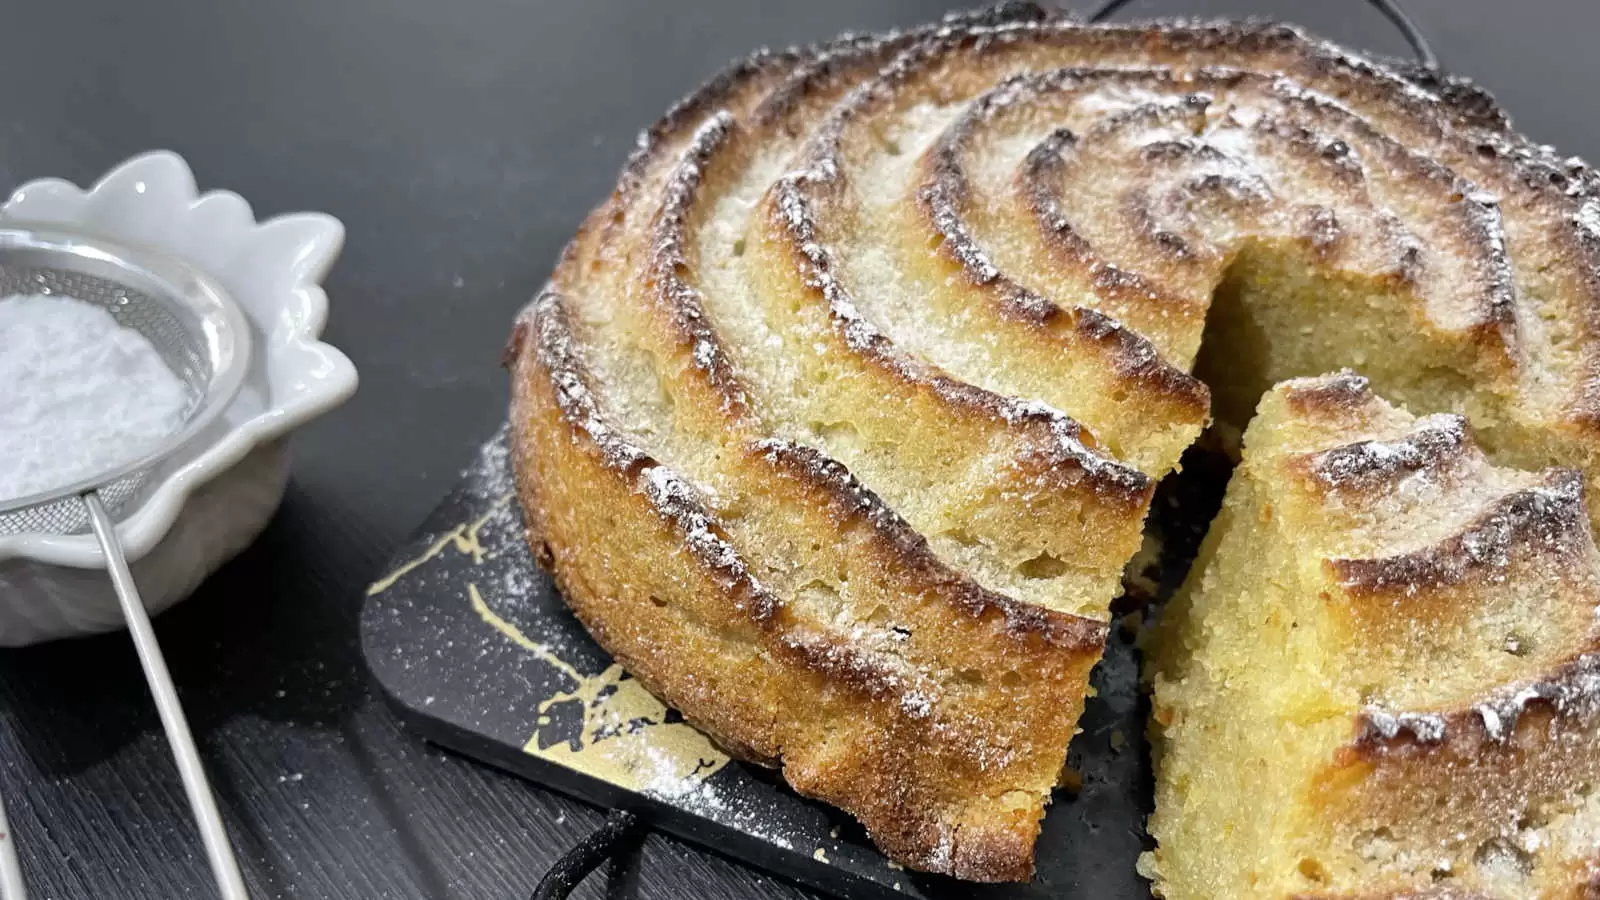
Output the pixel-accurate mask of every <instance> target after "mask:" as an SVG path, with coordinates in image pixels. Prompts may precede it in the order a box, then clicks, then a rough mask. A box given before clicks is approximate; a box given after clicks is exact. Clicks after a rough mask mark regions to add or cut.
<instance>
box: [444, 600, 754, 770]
mask: <svg viewBox="0 0 1600 900" xmlns="http://www.w3.org/2000/svg"><path fill="white" fill-rule="evenodd" d="M467 594H468V597H469V599H470V600H471V602H472V608H473V610H474V611H476V612H477V614H478V616H479V618H481V619H483V620H484V622H486V623H488V625H489V626H490V627H491V628H493V629H494V630H496V631H498V632H500V633H501V634H503V635H505V636H506V637H507V638H508V639H510V640H511V641H512V642H513V643H515V644H516V645H517V646H519V647H521V648H523V649H524V650H527V651H529V652H531V653H534V654H535V655H537V656H538V658H539V659H541V660H543V661H544V662H545V663H547V664H549V665H551V666H552V667H554V668H555V669H556V670H557V671H559V672H560V673H561V674H562V675H564V676H566V677H567V679H568V680H569V681H571V682H573V685H574V686H573V688H572V689H571V690H568V691H561V692H559V693H557V694H554V695H552V696H550V697H548V698H546V699H545V700H544V701H543V702H542V703H540V704H539V707H538V719H537V720H536V721H537V722H538V725H537V726H536V727H535V729H534V732H533V734H532V735H531V736H529V738H528V740H527V743H526V744H524V745H523V748H522V749H523V752H525V753H528V754H530V755H532V756H537V757H539V758H540V759H546V760H549V761H550V762H553V763H557V764H558V765H562V766H565V767H567V768H569V769H573V770H575V771H578V772H582V773H584V774H585V775H589V776H591V777H594V778H598V779H600V780H602V781H606V782H608V783H610V784H615V785H617V786H618V787H622V788H626V789H628V790H633V791H643V790H651V791H654V792H656V793H660V794H666V795H668V796H676V795H679V794H683V793H685V792H687V791H689V790H692V789H693V788H694V787H695V786H696V785H698V784H699V783H700V782H702V781H704V780H705V779H707V778H710V777H711V776H712V775H714V774H716V773H717V771H718V770H720V769H721V768H722V767H723V766H725V765H727V764H728V756H727V754H725V753H723V752H722V751H721V750H718V749H717V748H716V747H715V746H714V745H713V744H712V743H711V741H710V740H709V739H708V738H707V737H706V736H705V735H703V734H701V733H700V732H699V731H696V730H695V728H694V726H692V725H690V724H688V723H687V722H683V721H677V722H668V721H667V707H666V704H664V703H662V702H661V701H660V700H657V699H656V698H655V696H654V695H653V694H651V693H650V692H649V691H647V690H645V689H644V686H643V685H641V684H639V682H638V681H637V680H635V679H634V678H632V677H631V676H629V675H628V673H627V672H625V671H623V669H622V666H620V665H617V664H616V663H612V664H611V665H609V666H607V667H606V670H605V671H604V672H601V673H600V674H598V675H584V674H583V673H581V672H579V671H578V670H577V669H575V668H573V666H572V665H571V664H570V663H568V662H566V661H565V660H563V659H561V658H560V657H558V656H556V655H555V654H554V653H553V652H551V650H550V648H549V647H548V646H546V645H544V644H541V643H539V642H538V641H535V640H533V639H532V638H530V637H528V636H527V635H526V634H524V633H523V632H522V630H521V629H520V628H518V627H517V626H515V625H513V624H512V623H510V622H507V621H506V620H505V619H503V618H501V617H500V616H499V615H497V614H495V612H494V610H492V609H490V608H489V605H488V604H487V603H485V602H484V600H483V597H482V595H481V594H479V593H478V587H477V585H475V584H469V585H467ZM564 704H575V705H576V707H577V712H578V714H579V718H578V721H577V722H576V723H575V724H568V726H567V727H566V728H557V727H554V726H556V725H558V724H560V723H561V722H562V721H563V720H565V719H566V718H567V717H563V716H558V715H553V714H552V713H554V712H555V711H556V710H557V709H558V708H560V707H561V706H563V705H564ZM552 732H560V733H552Z"/></svg>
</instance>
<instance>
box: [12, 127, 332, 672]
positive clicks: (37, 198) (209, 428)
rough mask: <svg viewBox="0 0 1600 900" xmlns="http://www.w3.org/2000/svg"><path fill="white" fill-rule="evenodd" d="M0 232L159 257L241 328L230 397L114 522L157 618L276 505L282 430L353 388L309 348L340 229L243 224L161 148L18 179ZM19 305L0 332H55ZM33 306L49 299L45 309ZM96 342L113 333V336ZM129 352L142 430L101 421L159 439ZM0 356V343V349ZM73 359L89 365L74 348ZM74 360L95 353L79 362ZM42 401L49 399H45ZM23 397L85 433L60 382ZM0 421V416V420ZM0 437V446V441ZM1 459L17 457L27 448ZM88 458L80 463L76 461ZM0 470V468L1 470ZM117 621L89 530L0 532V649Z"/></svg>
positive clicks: (283, 471)
mask: <svg viewBox="0 0 1600 900" xmlns="http://www.w3.org/2000/svg"><path fill="white" fill-rule="evenodd" d="M8 227H30V228H42V229H49V230H53V231H60V232H67V233H73V234H81V235H85V236H87V237H91V238H99V239H103V240H105V241H108V242H113V243H115V244H118V245H121V246H125V247H128V248H132V249H136V250H143V251H146V252H148V253H150V254H152V255H159V256H163V257H166V258H170V259H172V260H175V261H176V262H178V263H181V264H184V265H185V266H187V267H189V268H192V269H193V270H198V272H200V273H203V274H204V275H205V276H209V279H210V280H212V281H214V282H216V284H217V285H218V286H219V287H220V289H222V290H224V291H226V293H227V294H228V295H229V296H231V297H232V299H233V300H234V301H235V302H236V303H237V305H238V307H239V308H240V310H241V311H242V312H243V314H244V317H245V319H247V320H248V322H247V323H246V324H247V328H248V331H249V338H250V340H249V343H250V344H251V345H253V353H251V354H250V358H249V364H248V366H247V367H245V369H244V372H243V376H242V383H241V384H239V386H238V391H237V393H236V394H232V395H231V396H232V399H231V400H230V401H228V402H227V403H226V404H224V405H222V406H221V409H220V412H219V413H218V414H217V415H215V416H214V417H211V418H210V419H209V421H208V422H207V423H206V424H205V425H204V427H203V428H201V429H199V430H198V431H196V432H195V433H194V435H193V437H192V438H190V439H188V440H185V441H184V442H183V445H182V448H181V449H180V450H179V451H177V452H176V453H175V454H173V455H172V456H170V457H169V458H167V459H165V460H164V461H163V462H162V463H161V465H159V466H158V467H157V468H156V469H154V470H153V471H152V472H151V474H150V476H149V479H148V481H147V482H146V483H145V484H144V485H143V486H142V487H141V489H140V493H139V497H138V499H137V500H136V501H135V502H133V503H131V504H130V505H129V508H127V509H125V510H124V511H123V513H122V514H121V516H120V517H119V518H120V523H119V525H118V533H119V535H120V537H121V539H122V542H123V544H124V546H125V548H126V551H127V554H128V557H129V560H130V562H131V563H132V565H133V570H134V575H135V578H136V580H137V581H138V583H139V585H140V587H141V589H142V593H143V597H144V600H145V605H146V606H147V607H148V608H149V609H150V610H151V611H152V612H158V611H160V610H162V609H165V608H166V607H168V606H170V605H171V604H172V603H174V602H176V601H177V600H179V599H181V598H182V597H184V596H186V595H187V594H188V593H189V592H191V591H192V590H193V589H194V588H195V587H196V586H197V585H198V584H199V583H200V581H201V580H202V579H203V578H205V576H206V575H208V574H210V573H211V572H212V571H214V570H215V569H216V568H217V567H218V566H220V565H221V564H222V563H223V562H225V561H226V560H227V559H228V558H230V557H231V556H233V555H234V554H235V553H237V552H238V551H239V550H241V549H243V547H244V546H246V545H247V544H248V543H249V542H250V541H251V540H252V539H254V537H255V536H256V535H257V534H258V533H259V532H260V530H261V529H262V528H263V527H264V526H265V524H266V522H267V520H268V519H269V518H270V517H271V515H272V512H273V511H274V510H275V509H276V507H277V505H278V503H279V501H280V500H281V498H282V495H283V490H284V486H285V484H286V480H287V475H288V455H287V438H288V435H289V434H290V433H291V432H292V431H293V430H294V429H295V428H296V427H298V426H299V425H301V424H303V423H305V422H307V421H309V420H310V419H312V418H315V417H316V416H318V415H320V414H322V413H324V412H326V411H328V410H330V409H332V408H333V407H335V406H337V405H338V404H339V403H340V402H342V401H343V400H345V399H346V398H348V397H349V396H350V394H351V393H352V392H353V391H354V389H355V386H356V374H355V369H354V367H353V366H352V365H351V364H350V361H349V360H348V359H347V358H346V357H345V356H344V355H343V354H342V353H340V352H339V351H338V350H336V349H334V348H333V347H330V346H328V345H327V344H325V343H322V342H321V341H319V340H318V336H319V335H320V333H321V331H322V328H323V324H324V322H325V321H326V316H327V298H326V296H325V295H324V294H323V292H322V289H321V287H320V284H319V282H320V280H321V278H322V277H323V275H324V274H325V273H326V272H327V270H328V269H329V268H330V267H331V266H332V264H333V261H334V259H335V258H336V257H337V255H338V252H339V249H340V246H341V245H342V242H343V228H342V226H340V224H339V223H338V221H337V220H335V219H332V218H331V217H328V216H325V215H320V214H297V215H291V216H284V217H280V218H276V219H272V220H269V221H266V222H261V223H257V222H256V221H255V219H254V217H253V215H252V214H251V211H250V207H249V206H248V205H247V204H246V203H245V202H244V201H243V200H242V199H241V198H240V197H239V196H238V195H236V194H231V193H226V192H213V193H207V194H205V195H200V194H199V193H198V192H197V191H196V189H195V186H194V180H193V176H192V175H191V174H190V172H189V168H188V166H187V165H186V164H184V162H183V160H182V159H180V158H179V157H177V156H176V155H174V154H171V153H151V154H146V155H144V156H140V157H136V158H135V159H132V160H130V161H128V162H126V163H124V164H123V165H121V166H119V167H117V168H116V169H114V170H113V171H112V172H111V173H109V174H108V175H106V176H105V177H104V178H102V179H101V180H100V181H99V182H97V183H96V184H95V185H94V186H93V187H92V188H90V189H88V190H82V189H79V188H77V187H76V186H74V185H71V184H68V183H66V182H62V181H56V180H47V181H38V182H33V183H30V184H27V185H25V186H23V187H22V188H20V189H19V190H17V191H16V193H14V194H13V195H12V197H11V199H10V200H9V201H8V202H7V203H6V204H5V205H4V206H3V207H0V228H8ZM8 293H11V292H8ZM67 293H68V294H70V291H69V292H67ZM19 300H20V301H22V302H21V303H20V304H19V303H18V301H19ZM26 301H27V298H26V297H23V298H12V299H11V300H5V299H0V330H3V329H4V328H5V327H6V323H7V322H8V321H9V322H10V323H11V326H12V327H13V328H18V327H20V328H21V329H22V332H21V333H30V334H31V333H37V332H39V331H40V329H45V331H46V333H48V329H50V328H54V327H62V326H63V325H64V324H65V323H64V320H63V321H60V322H51V321H45V320H43V319H41V318H39V312H38V310H37V309H32V308H30V307H29V305H28V304H27V302H26ZM48 302H52V303H55V304H58V305H59V304H61V303H62V301H61V300H60V298H56V299H55V300H53V301H48ZM8 303H9V304H10V305H9V306H7V305H6V304H8ZM65 309H66V310H67V311H66V312H61V311H58V312H56V313H53V314H52V315H54V316H58V317H59V316H67V317H71V316H77V315H79V314H80V313H82V310H73V309H72V308H71V307H70V306H69V307H66V308H65ZM105 324H106V323H104V322H98V323H95V322H91V321H87V320H86V321H83V322H77V323H76V325H77V326H78V327H79V328H90V329H93V328H102V329H103V328H104V326H105ZM30 329H31V330H32V331H30ZM105 334H106V335H109V336H111V337H113V338H115V337H117V335H116V333H115V332H111V331H107V332H105ZM0 337H3V334H0ZM57 337H59V335H57ZM122 349H124V350H129V348H122ZM137 350H138V348H136V347H134V348H131V350H130V351H129V352H131V353H132V355H131V356H129V355H127V354H124V356H123V357H122V358H118V359H115V360H112V364H119V365H126V366H132V367H134V368H132V369H129V370H128V371H129V372H130V373H132V375H133V376H136V377H141V378H146V379H153V380H151V381H150V383H149V385H148V388H149V390H150V391H152V392H154V394H153V396H152V397H150V398H149V399H151V400H152V401H154V402H153V404H151V405H148V406H147V407H146V408H145V409H143V410H142V411H141V413H140V414H141V415H142V414H143V413H148V414H149V415H150V416H152V417H153V419H152V421H148V422H146V421H143V420H142V419H140V418H139V416H138V415H135V416H133V418H131V419H127V420H123V421H119V422H116V423H113V424H116V425H117V426H118V427H121V428H124V429H128V430H127V431H126V436H127V437H128V439H129V440H135V439H137V438H138V437H139V436H140V435H143V434H149V435H153V434H155V433H156V432H157V431H159V429H160V427H161V422H160V421H159V418H160V416H161V414H162V410H161V408H160V405H161V403H162V402H164V401H163V399H162V397H161V396H160V391H161V389H162V388H161V385H160V383H159V382H160V380H159V378H158V377H157V376H156V375H155V373H154V372H153V371H149V370H145V371H143V374H140V370H139V369H138V367H139V366H140V365H141V363H140V362H139V360H138V358H137V357H138V352H137ZM4 352H6V351H5V349H4V348H3V347H0V353H4ZM76 352H80V353H84V354H91V351H90V350H88V349H85V348H79V350H78V351H76ZM89 358H95V357H93V356H92V355H89V356H85V359H89ZM68 362H70V360H69V361H68ZM80 362H81V360H80ZM8 365H11V366H13V367H15V366H22V367H24V368H29V367H30V366H31V367H32V368H33V369H34V370H38V371H42V370H43V369H44V368H47V363H46V362H44V361H41V360H39V359H33V360H25V359H21V358H20V357H9V358H8V359H5V360H0V373H3V372H4V371H7V368H6V367H7V366H8ZM13 374H16V373H13ZM35 387H36V388H37V387H38V385H37V384H36V385H35ZM101 387H107V386H106V385H101ZM50 390H57V391H59V392H60V393H58V394H51V393H50ZM34 399H35V400H37V401H38V402H39V403H40V404H44V405H45V406H48V407H49V408H50V409H51V410H53V411H54V412H56V413H63V412H64V413H65V415H67V416H68V417H69V418H68V419H67V420H66V421H65V422H64V423H63V422H61V421H57V422H56V423H55V426H56V427H57V428H58V429H59V428H61V427H65V428H67V429H68V430H71V429H73V428H77V427H79V426H83V427H84V428H86V429H88V428H92V427H93V425H94V424H97V423H91V422H87V421H74V420H73V419H72V418H71V417H74V416H76V417H79V418H82V417H83V416H84V415H85V413H83V412H82V410H81V409H80V408H79V407H78V406H77V405H76V401H77V400H79V399H81V398H78V397H75V396H74V395H73V392H72V390H71V389H70V387H69V388H66V389H62V388H56V389H48V388H47V389H44V392H43V393H40V394H38V395H37V396H36V397H35V398H34ZM169 399H170V398H169ZM43 408H44V407H43V406H41V407H39V408H31V407H30V408H23V407H20V406H18V405H17V404H15V403H13V404H12V409H11V414H12V415H14V416H16V417H17V419H16V420H14V421H13V423H12V424H13V425H16V424H17V423H18V422H25V421H27V420H28V419H27V417H28V416H33V415H37V414H39V413H40V412H41V411H42V410H43ZM5 414H6V412H5V410H0V415H5ZM0 424H4V423H0ZM12 432H13V434H14V435H15V434H21V433H22V430H20V429H19V428H13V429H12ZM3 439H4V435H0V442H3ZM11 449H12V450H13V451H15V452H16V453H18V454H22V455H25V454H26V453H27V452H28V449H29V448H28V446H27V445H21V446H20V449H19V448H11ZM112 449H113V450H115V449H116V448H112ZM91 450H92V448H85V450H84V453H85V454H91ZM93 461H94V460H93V459H91V458H89V456H88V455H86V456H85V458H84V459H82V460H77V462H81V463H85V464H88V463H92V462H93ZM72 462H74V460H70V459H65V460H63V459H57V460H47V461H43V462H41V461H40V460H39V459H38V458H37V454H35V458H34V459H33V465H34V466H35V468H36V469H37V471H35V473H34V474H35V475H38V476H40V477H45V478H48V477H51V476H59V475H60V474H61V473H60V472H57V471H55V470H56V469H57V468H61V467H63V466H66V467H68V468H70V465H69V464H70V463H72ZM0 465H5V461H4V460H0ZM11 481H18V482H25V481H26V478H25V476H24V474H23V473H20V472H18V471H15V470H13V471H8V472H6V473H0V486H4V487H9V488H12V489H15V488H16V485H14V484H10V483H9V482H11ZM0 493H4V491H0ZM0 499H4V498H0ZM121 624H122V616H121V614H120V612H119V610H118V608H117V602H116V598H115V595H114V594H113V592H112V590H111V588H110V585H109V584H108V583H107V581H106V578H105V573H104V562H103V560H102V558H101V555H100V551H99V549H98V547H97V546H96V543H95V539H94V537H93V536H92V535H91V534H87V533H78V534H50V533H43V532H29V533H21V534H18V533H0V646H16V645H21V644H29V643H36V642H38V641H43V640H49V639H52V638H57V637H64V636H68V635H73V634H84V633H89V632H95V631H104V630H108V629H114V628H117V627H120V625H121Z"/></svg>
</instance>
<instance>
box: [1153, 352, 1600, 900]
mask: <svg viewBox="0 0 1600 900" xmlns="http://www.w3.org/2000/svg"><path fill="white" fill-rule="evenodd" d="M1597 605H1600V553H1597V552H1596V550H1595V545H1594V541H1593V539H1592V537H1591V535H1590V530H1589V521H1588V516H1587V515H1586V514H1585V511H1584V505H1583V483H1582V479H1581V476H1579V475H1578V473H1577V472H1575V471H1572V470H1569V469H1548V470H1545V471H1542V472H1528V471H1521V470H1515V469H1508V468H1500V467H1496V466H1494V465H1492V464H1490V463H1489V461H1488V460H1487V459H1486V458H1485V456H1484V454H1483V452H1482V451H1481V450H1480V449H1479V448H1478V446H1477V445H1476V443H1475V442H1474V441H1473V439H1472V436H1471V434H1470V432H1469V430H1468V428H1467V426H1466V424H1465V423H1464V422H1463V421H1462V419H1461V418H1460V417H1459V416H1454V415H1449V414H1437V415H1430V416H1422V417H1415V416H1412V415H1410V414H1408V413H1405V412H1403V411H1401V410H1399V409H1396V408H1395V407H1393V406H1391V405H1389V404H1388V403H1386V402H1384V401H1383V400H1381V399H1379V398H1378V397H1376V396H1375V395H1374V394H1373V393H1372V392H1371V390H1370V389H1369V388H1368V386H1367V384H1366V382H1365V380H1364V379H1361V378H1358V377H1356V376H1353V375H1349V374H1346V375H1340V376H1332V377H1325V378H1320V379H1305V380H1294V381H1289V382H1286V383H1285V384H1283V385H1280V386H1279V387H1278V388H1276V389H1274V390H1273V391H1272V392H1270V393H1269V394H1267V396H1266V397H1265V398H1264V399H1263V400H1262V403H1261V408H1260V410H1259V412H1258V413H1257V415H1256V417H1255V419H1254V420H1252V422H1251V423H1250V427H1249V429H1248V430H1247V431H1246V432H1245V435H1244V460H1243V462H1242V463H1241V464H1240V465H1239V467H1238V468H1237V469H1236V470H1235V472H1234V475H1233V480H1232V481H1230V482H1229V484H1228V493H1227V497H1226V499H1225V501H1224V504H1223V511H1222V513H1221V515H1220V516H1219V517H1218V518H1217V520H1216V521H1215V522H1214V523H1213V524H1212V527H1211V530H1210V532H1208V534H1207V536H1206V544H1205V546H1204V548H1203V549H1202V551H1201V555H1200V561H1199V563H1198V564H1197V565H1196V567H1195V568H1194V570H1193V571H1192V572H1191V573H1190V576H1189V581H1188V584H1187V585H1186V586H1185V588H1184V590H1183V592H1182V593H1181V594H1180V596H1179V597H1178V599H1177V600H1176V601H1174V605H1173V606H1172V608H1170V609H1169V610H1167V617H1166V618H1165V619H1164V620H1163V622H1162V624H1161V626H1160V627H1159V628H1158V629H1157V631H1156V637H1155V639H1154V640H1153V641H1152V642H1151V644H1152V646H1151V648H1150V654H1149V656H1150V660H1151V669H1152V670H1153V673H1154V682H1155V700H1154V703H1153V710H1152V719H1153V727H1152V733H1153V736H1154V737H1155V762H1156V773H1157V779H1156V810H1155V815H1154V818H1153V819H1152V820H1151V823H1150V829H1151V834H1152V835H1153V836H1154V837H1155V838H1156V840H1157V841H1158V846H1157V848H1156V850H1155V851H1154V853H1153V854H1151V855H1150V856H1149V857H1147V858H1146V860H1145V863H1144V865H1145V869H1146V872H1147V874H1151V875H1153V876H1155V886H1156V890H1157V892H1158V893H1159V894H1160V895H1161V896H1163V897H1168V898H1172V900H1182V898H1218V897H1271V898H1289V897H1297V898H1307V900H1309V898H1335V897H1338V898H1358V897H1359V898H1367V897H1373V898H1377V897H1384V898H1409V897H1438V898H1446V897H1453V898H1469V897H1470V898H1481V900H1491V898H1492V900H1515V898H1539V900H1580V898H1586V897H1590V896H1593V895H1594V892H1595V891H1596V890H1600V867H1597V864H1600V794H1597V793H1596V792H1595V788H1596V785H1597V784H1600V620H1597V619H1596V615H1595V613H1596V608H1597Z"/></svg>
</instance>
